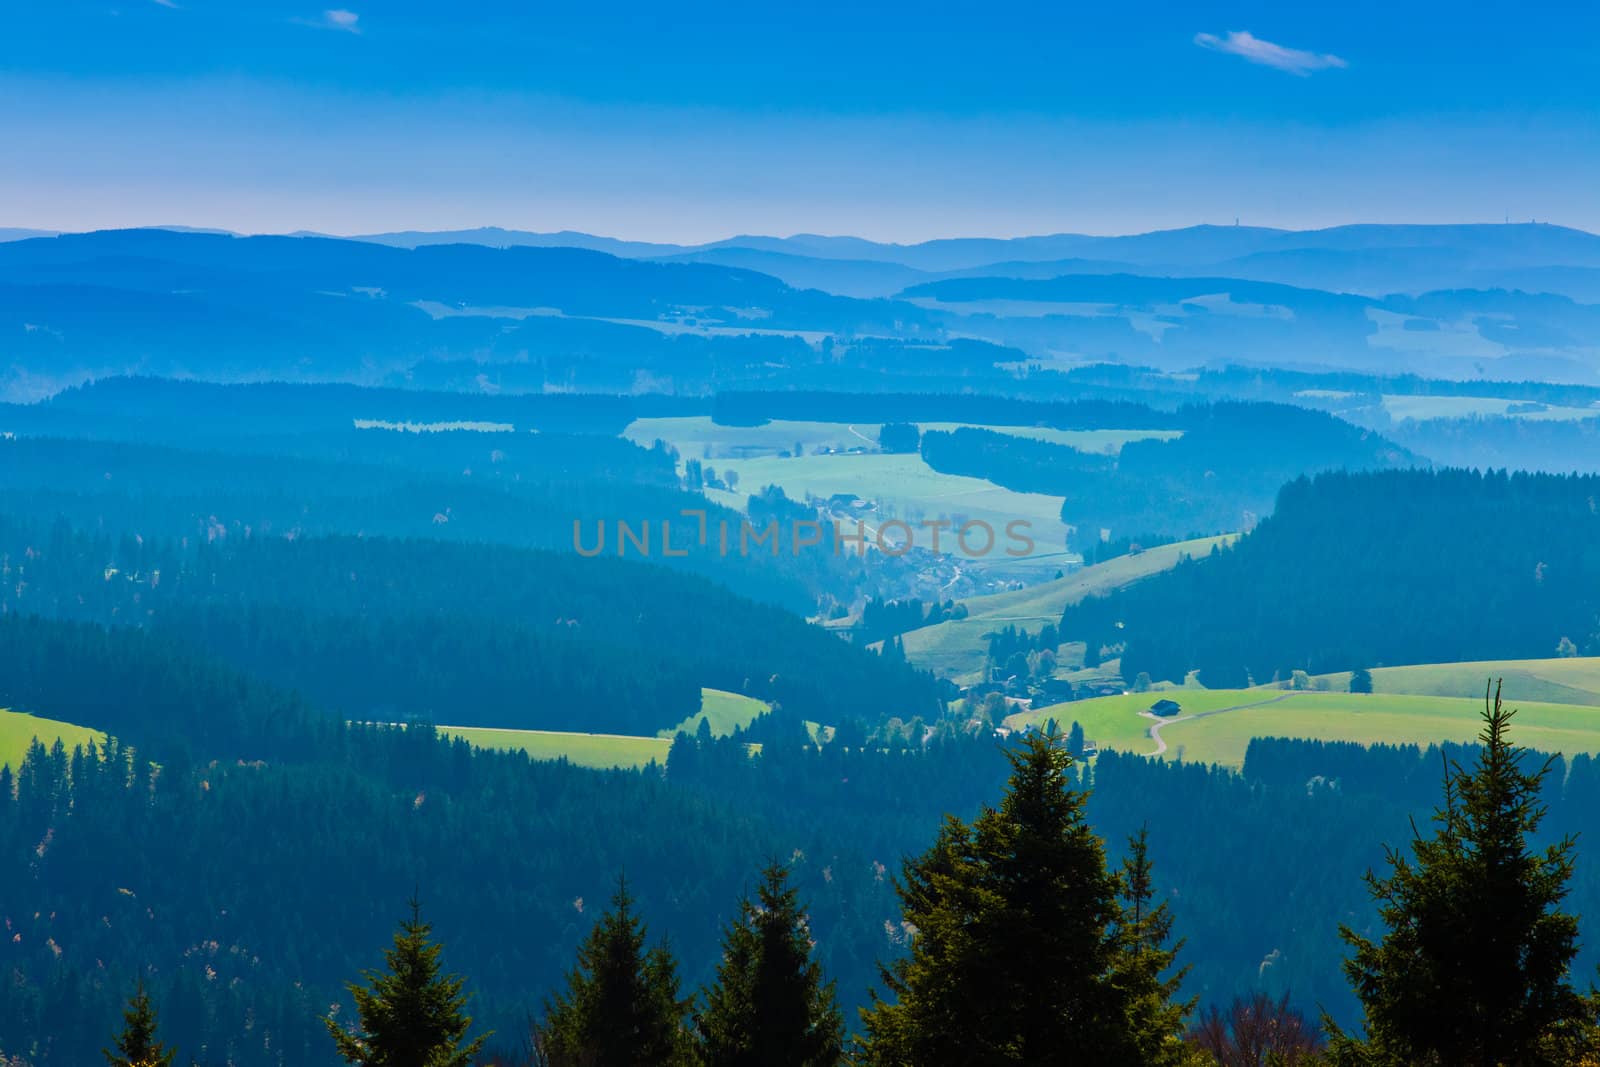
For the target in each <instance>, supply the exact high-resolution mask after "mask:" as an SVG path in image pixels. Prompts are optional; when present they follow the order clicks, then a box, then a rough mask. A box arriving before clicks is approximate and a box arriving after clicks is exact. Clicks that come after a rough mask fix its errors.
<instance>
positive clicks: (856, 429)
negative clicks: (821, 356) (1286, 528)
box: [622, 415, 1181, 460]
mask: <svg viewBox="0 0 1600 1067" xmlns="http://www.w3.org/2000/svg"><path fill="white" fill-rule="evenodd" d="M918 425H919V426H920V427H921V429H922V430H923V431H924V432H926V431H928V430H954V429H956V428H957V427H961V426H967V425H974V424H971V423H960V422H924V423H919V424H918ZM881 427H882V424H881V423H875V422H874V423H865V422H860V423H854V424H850V423H843V422H806V421H798V420H789V419H778V420H775V421H773V422H768V423H763V424H762V425H760V426H721V425H718V424H717V423H715V422H712V421H711V416H709V415H694V416H687V417H682V418H663V419H635V420H634V421H633V422H632V423H630V424H629V425H628V428H627V429H625V430H624V431H623V433H622V435H623V436H624V437H626V438H628V439H629V440H631V441H635V442H637V443H638V444H640V445H643V446H644V447H646V448H649V447H650V446H651V445H653V444H655V442H656V441H658V440H659V441H666V442H667V443H669V444H671V445H672V446H674V447H675V448H677V450H678V452H679V453H680V454H681V455H682V456H683V457H684V458H685V459H701V460H704V459H711V460H717V459H748V458H755V457H759V456H766V457H772V458H776V457H777V455H778V453H779V452H790V453H793V451H794V448H795V446H796V445H799V446H800V448H801V450H802V451H803V452H805V453H811V452H814V451H816V450H817V449H821V448H833V449H839V450H841V451H842V450H845V449H851V448H869V449H870V448H876V447H877V441H878V431H879V429H880V428H881ZM986 428H987V429H990V430H995V431H998V432H1000V433H1008V434H1013V435H1015V436H1017V437H1031V438H1035V439H1037V440H1040V441H1049V442H1051V443H1053V444H1058V445H1067V446H1068V447H1071V448H1076V449H1080V450H1081V451H1084V452H1116V451H1118V450H1120V449H1121V448H1122V446H1123V445H1125V444H1127V443H1128V442H1129V441H1140V440H1144V439H1147V438H1152V437H1158V438H1163V439H1165V438H1171V437H1177V436H1179V434H1180V432H1181V431H1178V430H1056V429H1051V428H1048V427H1038V426H989V427H986Z"/></svg>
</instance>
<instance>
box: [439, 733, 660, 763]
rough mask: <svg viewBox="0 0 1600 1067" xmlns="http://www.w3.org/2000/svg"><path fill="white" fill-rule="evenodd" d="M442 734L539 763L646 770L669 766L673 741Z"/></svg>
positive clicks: (617, 736) (612, 736)
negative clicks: (519, 753) (522, 754)
mask: <svg viewBox="0 0 1600 1067" xmlns="http://www.w3.org/2000/svg"><path fill="white" fill-rule="evenodd" d="M439 732H440V733H441V734H444V735H446V736H448V737H460V738H464V739H465V740H467V741H469V742H471V743H472V744H474V745H476V746H477V747H479V748H495V749H505V750H511V751H522V752H526V753H527V754H528V755H529V756H530V757H532V758H533V759H537V760H559V759H564V760H566V761H567V762H568V763H572V764H576V765H577V766H579V767H595V768H600V769H606V768H611V767H643V766H644V765H645V764H647V763H649V762H650V761H651V760H655V761H656V762H657V763H666V761H667V752H668V751H669V750H670V749H671V748H672V742H671V740H669V739H667V738H664V737H628V736H624V735H622V734H579V733H559V732H556V731H553V730H496V729H490V728H487V727H478V726H441V727H439Z"/></svg>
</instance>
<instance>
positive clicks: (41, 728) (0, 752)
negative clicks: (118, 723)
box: [0, 709, 106, 769]
mask: <svg viewBox="0 0 1600 1067" xmlns="http://www.w3.org/2000/svg"><path fill="white" fill-rule="evenodd" d="M34 738H38V739H39V740H40V741H43V742H44V743H45V744H46V745H52V744H54V743H55V741H56V739H57V738H60V740H61V743H62V744H64V745H66V746H67V749H68V751H71V749H72V747H73V746H74V745H86V744H88V743H89V742H90V741H94V742H97V743H98V742H101V741H104V740H105V739H106V735H105V734H103V733H101V732H100V731H98V730H91V729H89V728H88V727H84V726H74V725H72V724H71V723H67V722H56V721H55V720H53V719H38V718H34V717H33V716H32V715H24V714H23V713H22V712H20V711H6V710H4V709H0V766H7V765H9V766H10V767H12V768H13V769H15V768H16V767H17V766H18V765H20V764H21V763H22V760H23V757H25V756H26V755H27V754H28V746H29V745H31V744H32V743H33V740H34Z"/></svg>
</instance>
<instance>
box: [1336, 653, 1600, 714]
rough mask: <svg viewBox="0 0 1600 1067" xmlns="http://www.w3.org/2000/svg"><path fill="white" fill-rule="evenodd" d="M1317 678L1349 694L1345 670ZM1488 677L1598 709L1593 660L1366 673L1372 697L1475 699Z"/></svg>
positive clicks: (1598, 668)
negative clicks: (1405, 695)
mask: <svg viewBox="0 0 1600 1067" xmlns="http://www.w3.org/2000/svg"><path fill="white" fill-rule="evenodd" d="M1321 677H1322V678H1323V679H1325V680H1326V681H1327V682H1328V684H1329V686H1331V687H1332V688H1333V689H1334V690H1336V691H1338V692H1349V690H1350V672H1349V671H1345V672H1342V673H1339V674H1326V675H1322V676H1321ZM1490 678H1503V679H1505V685H1506V692H1508V693H1516V694H1517V695H1518V696H1519V697H1527V698H1528V699H1529V700H1537V701H1540V702H1542V703H1546V704H1582V705H1586V706H1589V707H1600V657H1595V656H1588V657H1578V658H1570V659H1505V660H1483V661H1480V662H1477V663H1426V664H1421V665H1418V666H1413V667H1377V668H1374V669H1373V671H1372V689H1373V692H1375V693H1398V694H1411V695H1415V696H1439V697H1468V698H1479V699H1481V698H1482V696H1483V686H1484V683H1485V682H1486V681H1488V680H1489V679H1490Z"/></svg>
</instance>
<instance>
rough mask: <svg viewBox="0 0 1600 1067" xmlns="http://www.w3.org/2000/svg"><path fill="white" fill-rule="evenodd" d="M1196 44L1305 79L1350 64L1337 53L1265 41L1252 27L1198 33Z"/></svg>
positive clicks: (1195, 37)
mask: <svg viewBox="0 0 1600 1067" xmlns="http://www.w3.org/2000/svg"><path fill="white" fill-rule="evenodd" d="M1194 43H1195V44H1197V45H1199V46H1200V47H1201V48H1209V49H1211V50H1212V51H1213V52H1226V53H1227V54H1228V55H1230V56H1238V57H1239V58H1240V59H1244V60H1248V61H1249V62H1251V63H1259V64H1261V65H1262V66H1263V67H1272V68H1273V69H1275V70H1283V71H1288V72H1289V73H1290V74H1293V75H1296V76H1298V77H1301V78H1304V77H1306V76H1307V75H1309V74H1311V73H1312V72H1313V71H1318V70H1330V69H1333V68H1343V67H1348V66H1349V65H1350V64H1348V63H1346V62H1345V61H1344V60H1342V59H1340V58H1339V57H1338V56H1335V55H1328V54H1326V53H1323V54H1319V53H1316V52H1305V51H1302V50H1301V49H1298V48H1285V47H1284V46H1283V45H1281V44H1273V43H1272V42H1271V41H1263V40H1262V39H1261V38H1259V37H1257V36H1256V35H1255V34H1253V33H1251V32H1250V31H1249V30H1230V31H1229V32H1228V34H1227V35H1226V36H1224V37H1218V36H1217V35H1216V34H1214V33H1197V34H1195V35H1194Z"/></svg>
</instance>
